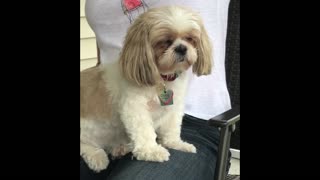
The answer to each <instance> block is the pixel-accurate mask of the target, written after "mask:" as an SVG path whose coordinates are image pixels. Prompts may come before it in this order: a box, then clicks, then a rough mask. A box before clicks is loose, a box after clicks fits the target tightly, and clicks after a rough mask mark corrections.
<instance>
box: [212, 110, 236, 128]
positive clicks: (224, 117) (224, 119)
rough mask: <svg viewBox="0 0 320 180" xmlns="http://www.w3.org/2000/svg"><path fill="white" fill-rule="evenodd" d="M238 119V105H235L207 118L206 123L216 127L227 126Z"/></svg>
mask: <svg viewBox="0 0 320 180" xmlns="http://www.w3.org/2000/svg"><path fill="white" fill-rule="evenodd" d="M239 120H240V107H238V106H236V107H233V108H232V109H230V110H228V111H226V112H224V113H222V114H220V115H218V116H216V117H214V118H211V119H209V121H208V123H209V125H210V126H216V127H221V128H222V127H227V126H230V125H233V124H235V123H236V122H238V121H239Z"/></svg>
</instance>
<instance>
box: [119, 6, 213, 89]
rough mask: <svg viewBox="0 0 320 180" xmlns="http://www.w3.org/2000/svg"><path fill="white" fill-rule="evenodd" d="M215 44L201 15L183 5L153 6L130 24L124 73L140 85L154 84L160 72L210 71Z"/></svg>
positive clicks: (123, 56) (125, 50)
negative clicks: (154, 7) (190, 68)
mask: <svg viewBox="0 0 320 180" xmlns="http://www.w3.org/2000/svg"><path fill="white" fill-rule="evenodd" d="M211 51H212V48H211V44H210V42H209V37H208V35H207V32H206V30H205V29H204V25H203V23H202V21H201V18H200V16H199V15H198V14H196V13H194V12H193V11H191V10H189V9H185V8H180V7H173V6H172V7H162V8H156V9H151V10H149V11H148V12H146V13H144V14H142V15H141V16H140V17H138V18H137V19H136V20H135V22H134V24H133V25H132V26H131V27H130V28H129V30H128V33H127V36H126V39H125V42H124V47H123V49H122V53H121V56H120V68H121V72H122V74H123V76H124V77H125V78H126V79H127V80H129V81H131V82H134V83H136V84H137V85H147V86H153V85H155V84H157V83H158V81H159V80H160V77H161V76H160V74H171V73H174V72H177V71H185V70H187V69H188V68H189V67H191V66H193V72H194V73H195V74H197V75H198V76H200V75H207V74H209V73H210V72H211V68H212V65H211V58H212V53H211Z"/></svg>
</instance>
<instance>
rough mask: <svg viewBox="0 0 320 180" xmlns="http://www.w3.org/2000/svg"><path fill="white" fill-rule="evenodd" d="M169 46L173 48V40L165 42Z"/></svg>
mask: <svg viewBox="0 0 320 180" xmlns="http://www.w3.org/2000/svg"><path fill="white" fill-rule="evenodd" d="M165 43H166V45H167V46H171V44H172V43H173V41H172V40H171V39H168V40H166V41H165Z"/></svg>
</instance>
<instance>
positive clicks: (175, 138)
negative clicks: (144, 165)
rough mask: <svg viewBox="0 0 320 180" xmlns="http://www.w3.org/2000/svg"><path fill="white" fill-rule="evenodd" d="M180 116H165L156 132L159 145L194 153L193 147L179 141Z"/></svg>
mask: <svg viewBox="0 0 320 180" xmlns="http://www.w3.org/2000/svg"><path fill="white" fill-rule="evenodd" d="M181 123H182V115H178V114H173V115H171V116H167V117H166V118H165V119H164V120H163V123H162V124H161V125H160V127H159V128H158V130H157V133H158V139H159V143H160V144H162V145H163V146H164V147H167V148H171V149H176V150H180V151H184V152H191V153H196V151H197V150H196V148H195V147H194V145H192V144H189V143H187V142H184V141H182V140H181V137H180V134H181Z"/></svg>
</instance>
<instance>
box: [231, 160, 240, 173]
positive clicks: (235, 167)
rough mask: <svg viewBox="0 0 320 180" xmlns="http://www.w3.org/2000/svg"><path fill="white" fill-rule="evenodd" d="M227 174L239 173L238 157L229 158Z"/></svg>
mask: <svg viewBox="0 0 320 180" xmlns="http://www.w3.org/2000/svg"><path fill="white" fill-rule="evenodd" d="M229 174H237V175H240V159H234V158H232V159H231V167H230V171H229Z"/></svg>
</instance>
